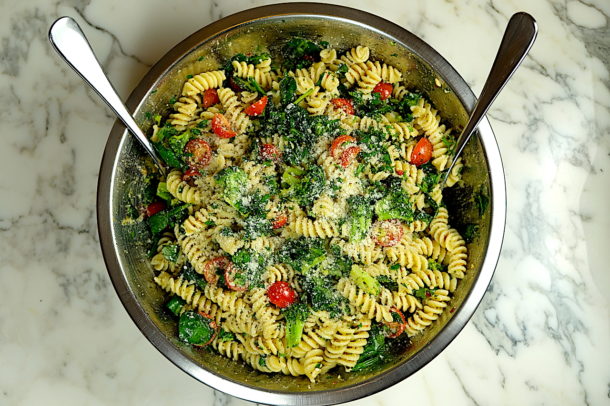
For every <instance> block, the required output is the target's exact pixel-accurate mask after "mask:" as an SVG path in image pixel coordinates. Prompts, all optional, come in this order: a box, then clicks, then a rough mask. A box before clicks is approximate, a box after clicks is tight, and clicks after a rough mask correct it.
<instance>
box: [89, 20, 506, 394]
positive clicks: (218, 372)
mask: <svg viewBox="0 0 610 406" xmlns="http://www.w3.org/2000/svg"><path fill="white" fill-rule="evenodd" d="M379 20H381V19H379ZM226 25H227V26H226V27H224V29H223V30H222V31H221V32H219V33H215V34H210V32H200V33H198V34H194V36H193V37H191V38H189V41H190V45H189V46H187V47H186V48H184V47H183V48H182V49H181V50H180V52H178V53H177V51H176V50H174V51H172V52H173V55H177V59H176V58H175V57H173V56H172V57H171V58H169V59H172V58H173V59H172V60H171V61H168V57H165V58H164V59H162V61H161V62H160V63H159V64H158V65H157V66H156V67H155V69H153V72H157V73H158V72H162V75H161V76H160V77H151V76H150V75H151V74H152V73H153V72H151V74H149V76H147V77H146V78H145V79H144V80H143V82H142V83H141V84H140V85H139V86H138V88H137V89H136V91H134V94H133V95H132V98H131V99H130V103H131V107H132V108H134V109H135V116H136V121H137V122H138V123H139V124H140V126H141V127H142V129H143V130H144V131H145V132H147V133H148V132H150V130H151V126H152V120H151V119H150V117H151V115H152V116H154V115H155V114H161V115H165V114H166V113H167V111H168V109H169V100H170V99H171V98H173V97H174V96H176V95H178V94H179V92H180V89H181V86H182V84H183V82H184V80H185V79H186V76H187V75H189V74H196V73H198V72H201V71H204V70H209V69H213V68H218V67H219V66H220V65H221V64H222V63H223V62H224V61H226V60H227V59H228V58H229V57H231V56H232V55H234V54H235V53H238V52H242V53H248V52H252V53H257V52H262V51H268V52H270V53H271V54H272V55H273V54H274V53H275V52H277V51H278V49H279V47H280V45H281V44H282V43H283V42H285V41H286V40H287V39H289V38H291V37H292V36H303V37H308V38H315V39H319V40H325V41H328V42H329V43H330V45H331V46H333V47H335V48H338V49H347V48H350V47H352V46H355V45H366V46H368V47H369V48H370V49H371V52H372V56H373V57H374V58H376V59H381V60H383V61H385V62H387V63H389V64H392V65H394V66H396V67H398V68H400V69H401V70H402V71H403V73H404V77H405V80H406V83H407V85H408V86H410V87H413V88H416V89H418V90H420V91H421V92H423V94H424V95H425V97H426V98H428V100H431V102H432V103H433V105H434V106H435V107H436V108H437V109H438V110H439V112H440V114H441V116H442V118H443V120H444V121H445V123H446V124H448V125H450V126H452V127H453V128H454V129H455V131H454V133H456V132H458V131H459V129H460V128H462V127H463V126H464V124H465V123H466V121H467V118H468V114H467V111H466V109H465V107H464V105H463V101H462V100H460V97H459V96H458V94H456V91H460V89H457V90H456V87H459V86H458V85H457V84H456V83H451V80H452V79H451V77H448V76H447V75H445V74H443V72H439V71H435V69H434V66H435V65H436V64H438V63H440V62H444V61H440V62H439V60H436V61H435V60H430V58H428V61H427V62H426V61H424V60H423V59H422V55H421V54H420V53H421V52H420V51H421V49H419V48H418V47H420V46H421V43H420V42H417V43H414V42H413V39H414V38H415V37H413V36H412V35H411V34H408V33H406V32H405V31H403V30H400V29H399V28H398V27H396V26H393V25H390V26H388V27H389V28H388V30H385V32H386V33H384V32H381V31H380V30H378V29H377V28H373V27H372V26H369V25H367V24H364V23H363V22H355V21H353V20H352V21H350V20H347V19H344V18H339V17H330V16H327V15H289V14H280V15H273V16H270V17H266V18H254V19H251V20H249V21H246V22H242V23H240V24H232V25H228V24H226ZM189 41H187V42H189ZM424 45H425V44H424ZM441 59H442V58H441ZM445 63H446V62H445ZM460 86H464V84H463V83H461V84H460ZM468 96H470V94H469V95H468ZM462 99H464V97H463V95H462ZM489 132H490V133H491V131H490V130H489ZM488 136H491V137H492V139H493V134H488ZM113 139H114V141H113ZM113 142H114V144H113ZM494 147H495V144H494ZM107 155H108V156H107ZM464 159H465V161H466V163H467V165H466V167H465V169H464V172H463V181H464V184H465V188H464V190H470V188H471V189H472V190H475V191H477V190H484V191H486V193H487V194H488V195H489V194H492V193H493V190H492V188H491V184H490V165H489V162H488V157H487V155H486V151H485V148H483V145H482V143H481V140H480V139H479V138H474V139H473V141H472V142H470V144H469V145H468V147H467V149H466V152H465V157H464ZM104 161H105V163H104V164H103V167H104V165H106V167H109V168H111V169H110V171H109V172H107V173H108V175H107V176H109V177H110V178H109V179H101V180H100V182H101V183H107V184H108V189H109V193H108V195H105V193H104V192H103V189H104V187H102V186H100V196H98V200H99V201H100V202H101V204H102V205H104V204H107V205H108V214H109V216H108V218H101V219H100V232H101V234H104V232H106V231H107V232H110V233H111V234H112V244H113V246H112V247H103V248H104V255H105V257H106V260H107V262H108V267H109V272H110V274H111V277H112V279H113V282H114V283H115V286H116V287H117V290H118V293H119V296H120V297H121V299H122V300H123V302H124V303H125V305H126V307H127V308H128V310H129V312H130V314H131V316H132V317H133V318H134V320H135V321H136V323H137V324H138V326H139V327H140V328H141V329H142V331H143V332H144V333H145V335H146V336H147V337H148V338H149V339H150V340H151V341H152V342H153V343H154V344H155V345H156V346H157V347H158V348H159V349H160V351H161V352H163V353H164V354H165V355H166V356H168V358H170V359H171V360H172V361H173V362H175V363H176V364H177V365H178V366H180V367H181V368H183V369H185V370H186V371H187V372H188V373H190V374H191V375H193V376H195V377H196V378H197V379H200V380H202V381H203V382H205V383H208V384H210V385H211V386H215V387H216V388H218V389H220V390H225V391H227V392H230V393H232V394H233V395H236V396H240V397H244V398H248V399H250V400H258V401H262V402H269V403H271V402H274V403H290V402H288V401H284V400H283V399H287V398H283V397H277V398H273V397H265V396H262V395H260V393H259V392H257V391H256V390H254V391H249V390H248V389H247V388H251V389H258V390H263V391H271V392H274V393H292V392H300V393H302V392H319V391H323V392H324V391H328V390H333V391H335V392H343V393H344V394H345V395H344V396H343V397H342V398H340V399H339V398H333V400H331V401H327V402H328V403H331V402H335V401H339V400H348V399H353V398H355V397H358V396H362V394H370V393H372V392H373V391H377V390H380V389H382V388H383V387H385V386H388V385H390V384H392V383H395V382H396V381H398V380H400V379H402V378H404V377H406V376H408V375H410V374H411V373H413V372H415V371H416V370H417V369H419V368H420V367H421V366H423V365H424V364H425V363H426V362H428V361H429V360H431V359H432V358H433V357H434V356H435V355H437V354H438V352H440V351H441V350H442V348H443V347H444V346H445V345H446V344H447V343H448V342H449V341H450V339H452V338H453V336H454V335H455V334H457V331H459V329H461V327H462V326H463V324H464V323H465V321H466V320H467V319H468V318H469V317H470V315H471V313H472V311H474V306H476V303H475V304H474V306H471V307H470V308H469V309H466V310H464V309H462V308H461V305H462V303H463V302H464V300H465V299H466V298H467V297H468V295H469V294H470V292H471V290H472V288H473V285H474V284H475V282H476V281H477V278H478V276H479V272H480V270H481V267H482V264H483V262H484V259H485V255H486V251H487V247H488V243H489V236H490V224H491V223H490V220H491V216H490V215H489V213H490V211H489V210H488V211H487V212H486V214H485V215H483V216H479V215H478V213H477V212H476V211H475V208H474V206H473V207H472V208H471V209H470V210H465V211H462V212H460V213H455V212H452V213H451V215H452V217H453V218H452V219H451V220H450V221H451V222H452V224H455V223H456V222H459V221H462V222H464V223H465V222H469V223H476V224H477V225H478V226H479V235H478V237H477V238H476V239H475V240H474V241H473V242H472V243H470V244H469V245H468V249H469V271H468V273H467V276H466V278H465V279H464V280H463V281H461V284H460V286H459V289H458V291H457V292H456V294H455V297H454V299H453V301H452V303H451V305H450V306H451V307H454V308H455V309H457V311H455V312H445V313H444V314H443V316H442V317H441V318H440V319H439V320H438V321H437V322H436V323H434V326H433V327H432V328H429V329H427V330H426V331H425V333H424V334H422V335H420V336H417V337H415V338H414V339H413V340H412V345H411V346H410V347H409V348H408V349H407V350H406V351H405V353H404V354H402V356H401V357H399V358H397V359H395V360H393V361H392V362H390V363H388V364H387V365H386V366H385V367H384V368H382V369H380V370H378V371H376V372H374V373H368V374H367V373H350V374H345V373H340V372H334V373H331V374H329V375H327V376H323V377H320V379H319V382H318V383H316V384H315V385H312V384H311V383H310V382H309V380H308V379H307V378H304V377H303V378H301V377H297V378H295V377H289V376H283V375H279V374H277V375H274V376H270V375H266V374H262V373H259V372H255V371H253V370H252V369H250V368H249V367H247V366H246V365H245V364H242V363H240V362H233V361H230V360H228V359H227V358H224V357H222V356H219V355H216V354H214V353H213V352H211V351H207V350H200V349H194V348H192V347H190V346H188V345H184V344H183V343H181V342H179V341H178V340H177V333H176V329H177V327H176V322H175V320H174V319H172V318H171V317H170V316H169V314H168V313H167V312H166V311H165V310H164V303H165V300H166V296H165V295H164V294H163V292H162V291H161V290H160V289H159V288H158V287H157V286H156V285H155V284H154V282H153V280H152V279H153V275H154V274H153V270H152V268H151V266H150V264H149V260H148V257H147V249H148V248H149V242H150V241H149V239H148V234H147V232H146V231H145V228H146V226H145V225H144V224H142V223H132V222H129V221H125V219H128V218H129V217H130V216H132V214H133V213H130V211H129V203H130V202H131V201H132V199H133V197H134V195H137V194H138V193H141V192H142V190H143V188H144V187H145V185H143V183H142V178H143V177H142V175H141V173H142V170H143V168H146V167H149V166H150V164H149V163H147V159H146V157H145V155H144V153H143V152H142V150H141V148H140V147H139V145H138V144H137V142H136V141H135V140H134V138H133V137H131V136H128V135H127V134H126V133H125V132H124V131H123V130H122V128H121V127H120V125H119V126H115V128H114V130H113V134H112V135H111V140H110V141H109V147H108V148H107V151H106V154H105V157H104ZM104 174H105V171H104V170H103V171H102V173H101V176H103V175H104ZM458 193H459V192H458ZM490 197H491V196H490ZM491 200H492V202H493V198H492V199H491ZM104 228H107V230H104ZM103 239H104V238H103ZM103 245H104V241H103ZM109 251H110V252H109ZM109 256H110V257H112V258H111V259H109V258H108V257H109ZM494 265H495V262H494ZM488 282H489V281H488V280H487V281H486V282H485V286H484V287H483V290H484V289H485V288H486V287H487V283H488ZM461 312H466V314H462V315H461V316H459V317H461V318H462V320H461V321H460V323H459V324H460V325H459V326H458V328H457V330H455V329H454V330H455V334H453V336H451V337H449V339H448V340H447V339H446V340H444V341H443V343H441V345H440V346H439V345H438V344H436V345H435V340H436V338H437V336H438V335H439V333H440V332H441V331H443V330H444V329H446V328H447V325H448V323H449V322H450V320H451V319H452V318H456V317H458V315H459V314H460V313H461ZM370 382H377V383H376V384H375V386H374V388H373V387H369V389H362V388H363V386H366V384H368V383H370ZM383 382H385V383H383ZM234 384H237V385H234ZM223 385H224V386H223ZM242 385H244V386H245V387H246V390H245V391H244V389H243V388H244V387H243V386H242ZM240 388H241V390H238V389H240ZM371 388H373V389H371ZM362 391H365V392H362ZM255 395H256V396H255ZM265 399H266V400H265ZM317 399H318V400H311V401H308V400H303V401H302V402H300V403H302V404H313V403H320V400H319V398H317ZM293 403H295V402H293Z"/></svg>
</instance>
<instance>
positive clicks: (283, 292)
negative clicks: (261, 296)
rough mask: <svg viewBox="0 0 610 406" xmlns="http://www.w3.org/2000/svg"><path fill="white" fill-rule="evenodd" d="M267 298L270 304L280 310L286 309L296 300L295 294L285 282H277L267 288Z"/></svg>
mask: <svg viewBox="0 0 610 406" xmlns="http://www.w3.org/2000/svg"><path fill="white" fill-rule="evenodd" d="M267 296H268V297H269V301H270V302H271V303H273V304H274V305H276V306H277V307H280V308H284V307H288V306H290V305H291V304H293V303H294V302H295V301H296V300H297V293H296V292H295V291H294V289H292V287H291V286H290V284H289V283H288V282H285V281H277V282H274V283H273V284H272V285H271V286H269V287H268V288H267Z"/></svg>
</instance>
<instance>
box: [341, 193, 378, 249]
mask: <svg viewBox="0 0 610 406" xmlns="http://www.w3.org/2000/svg"><path fill="white" fill-rule="evenodd" d="M347 203H348V204H349V217H347V219H346V223H347V224H348V226H349V240H350V241H352V242H353V241H361V240H363V239H365V238H366V236H367V235H368V233H369V228H370V227H371V222H372V219H373V210H372V209H371V205H370V204H369V202H368V200H367V199H366V198H364V197H363V196H352V197H350V198H349V199H348V200H347Z"/></svg>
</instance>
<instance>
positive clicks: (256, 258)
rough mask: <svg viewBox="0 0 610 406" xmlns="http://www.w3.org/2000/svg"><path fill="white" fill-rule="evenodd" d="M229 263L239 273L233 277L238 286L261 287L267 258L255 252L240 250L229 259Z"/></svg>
mask: <svg viewBox="0 0 610 406" xmlns="http://www.w3.org/2000/svg"><path fill="white" fill-rule="evenodd" d="M231 262H233V265H235V267H236V268H237V269H238V271H239V272H237V274H236V275H235V276H234V282H235V283H236V284H237V285H238V286H248V288H250V289H251V288H256V287H262V286H263V283H262V276H263V273H264V272H265V269H266V266H267V258H266V257H265V256H264V255H263V254H260V253H258V252H256V251H253V250H249V249H245V248H241V249H239V250H237V251H236V252H235V254H234V255H233V256H232V257H231Z"/></svg>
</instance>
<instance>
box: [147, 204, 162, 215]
mask: <svg viewBox="0 0 610 406" xmlns="http://www.w3.org/2000/svg"><path fill="white" fill-rule="evenodd" d="M163 209H165V203H164V202H152V203H151V204H149V205H148V206H147V207H146V215H147V216H148V217H150V216H153V215H155V214H157V213H159V212H160V211H161V210H163Z"/></svg>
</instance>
